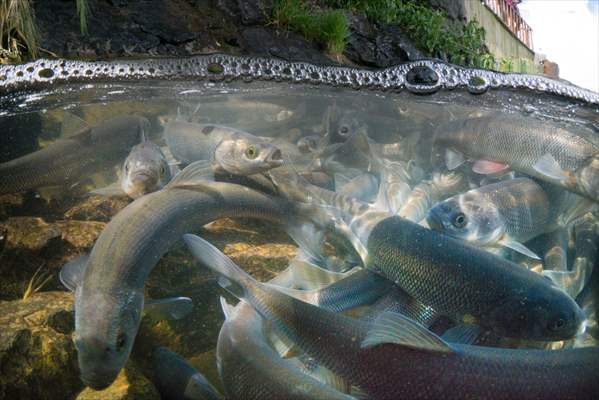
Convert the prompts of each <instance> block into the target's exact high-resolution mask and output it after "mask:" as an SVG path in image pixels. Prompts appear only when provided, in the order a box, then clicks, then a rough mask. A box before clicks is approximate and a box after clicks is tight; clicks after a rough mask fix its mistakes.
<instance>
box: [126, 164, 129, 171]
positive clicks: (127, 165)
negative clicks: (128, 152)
mask: <svg viewBox="0 0 599 400" xmlns="http://www.w3.org/2000/svg"><path fill="white" fill-rule="evenodd" d="M127 172H129V163H126V164H125V173H127Z"/></svg>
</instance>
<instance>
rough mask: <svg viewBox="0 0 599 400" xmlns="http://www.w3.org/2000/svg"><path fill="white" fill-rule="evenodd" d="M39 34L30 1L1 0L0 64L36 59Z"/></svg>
mask: <svg viewBox="0 0 599 400" xmlns="http://www.w3.org/2000/svg"><path fill="white" fill-rule="evenodd" d="M38 42H39V34H38V32H37V28H36V25H35V18H34V15H33V10H32V8H31V4H30V2H29V1H28V0H0V63H2V64H4V63H8V62H19V61H21V58H22V55H23V54H27V55H29V56H30V57H36V56H37V51H38Z"/></svg>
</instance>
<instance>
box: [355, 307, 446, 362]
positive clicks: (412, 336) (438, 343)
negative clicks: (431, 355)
mask: <svg viewBox="0 0 599 400" xmlns="http://www.w3.org/2000/svg"><path fill="white" fill-rule="evenodd" d="M383 343H395V344H398V345H402V346H406V347H413V348H415V349H421V350H430V351H438V352H443V353H450V352H452V351H453V349H452V348H451V346H450V345H449V344H448V343H446V342H445V341H444V340H443V339H441V338H440V337H439V336H437V335H435V334H434V333H433V332H431V331H429V330H428V329H426V328H425V327H423V326H422V325H420V324H418V323H417V322H414V321H412V320H411V319H409V318H407V317H404V316H403V315H401V314H397V313H394V312H384V313H382V314H381V315H379V316H378V317H377V318H376V319H375V320H374V321H373V322H372V325H371V327H370V330H369V331H368V333H367V335H366V337H365V338H364V340H363V341H362V346H361V347H362V348H369V347H374V346H376V345H379V344H383Z"/></svg>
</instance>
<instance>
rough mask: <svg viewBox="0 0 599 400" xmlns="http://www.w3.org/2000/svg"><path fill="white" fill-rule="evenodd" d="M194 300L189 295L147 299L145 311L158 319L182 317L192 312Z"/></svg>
mask: <svg viewBox="0 0 599 400" xmlns="http://www.w3.org/2000/svg"><path fill="white" fill-rule="evenodd" d="M192 309H193V302H192V301H191V299H190V298H189V297H167V298H164V299H158V300H147V301H146V303H145V306H144V312H145V313H146V314H147V315H149V316H150V317H152V318H153V319H156V320H173V319H181V318H183V317H184V316H186V315H187V314H189V313H190V312H191V310H192Z"/></svg>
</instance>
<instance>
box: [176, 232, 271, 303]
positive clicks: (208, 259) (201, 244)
mask: <svg viewBox="0 0 599 400" xmlns="http://www.w3.org/2000/svg"><path fill="white" fill-rule="evenodd" d="M183 240H184V241H185V243H186V244H187V247H188V248H189V250H190V251H191V253H192V254H193V256H194V258H195V259H196V260H198V261H200V262H201V263H202V264H204V265H205V266H207V267H208V268H210V269H211V270H212V271H214V272H216V273H217V274H219V278H218V284H219V285H220V286H222V287H223V289H225V290H227V291H228V292H230V293H231V294H232V295H233V296H235V297H237V298H238V299H242V300H245V299H247V298H248V294H249V290H250V288H251V286H255V285H259V284H260V283H259V282H258V281H256V280H255V279H254V278H252V276H250V275H249V274H248V273H247V272H245V271H244V270H242V269H241V268H240V267H239V266H237V265H236V264H235V263H234V262H233V261H232V260H231V259H230V258H229V257H227V256H226V255H224V254H223V253H222V252H221V251H220V250H218V249H217V248H216V247H214V246H213V245H212V244H210V243H209V242H207V241H206V240H204V239H202V238H200V237H199V236H196V235H191V234H186V235H183Z"/></svg>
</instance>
